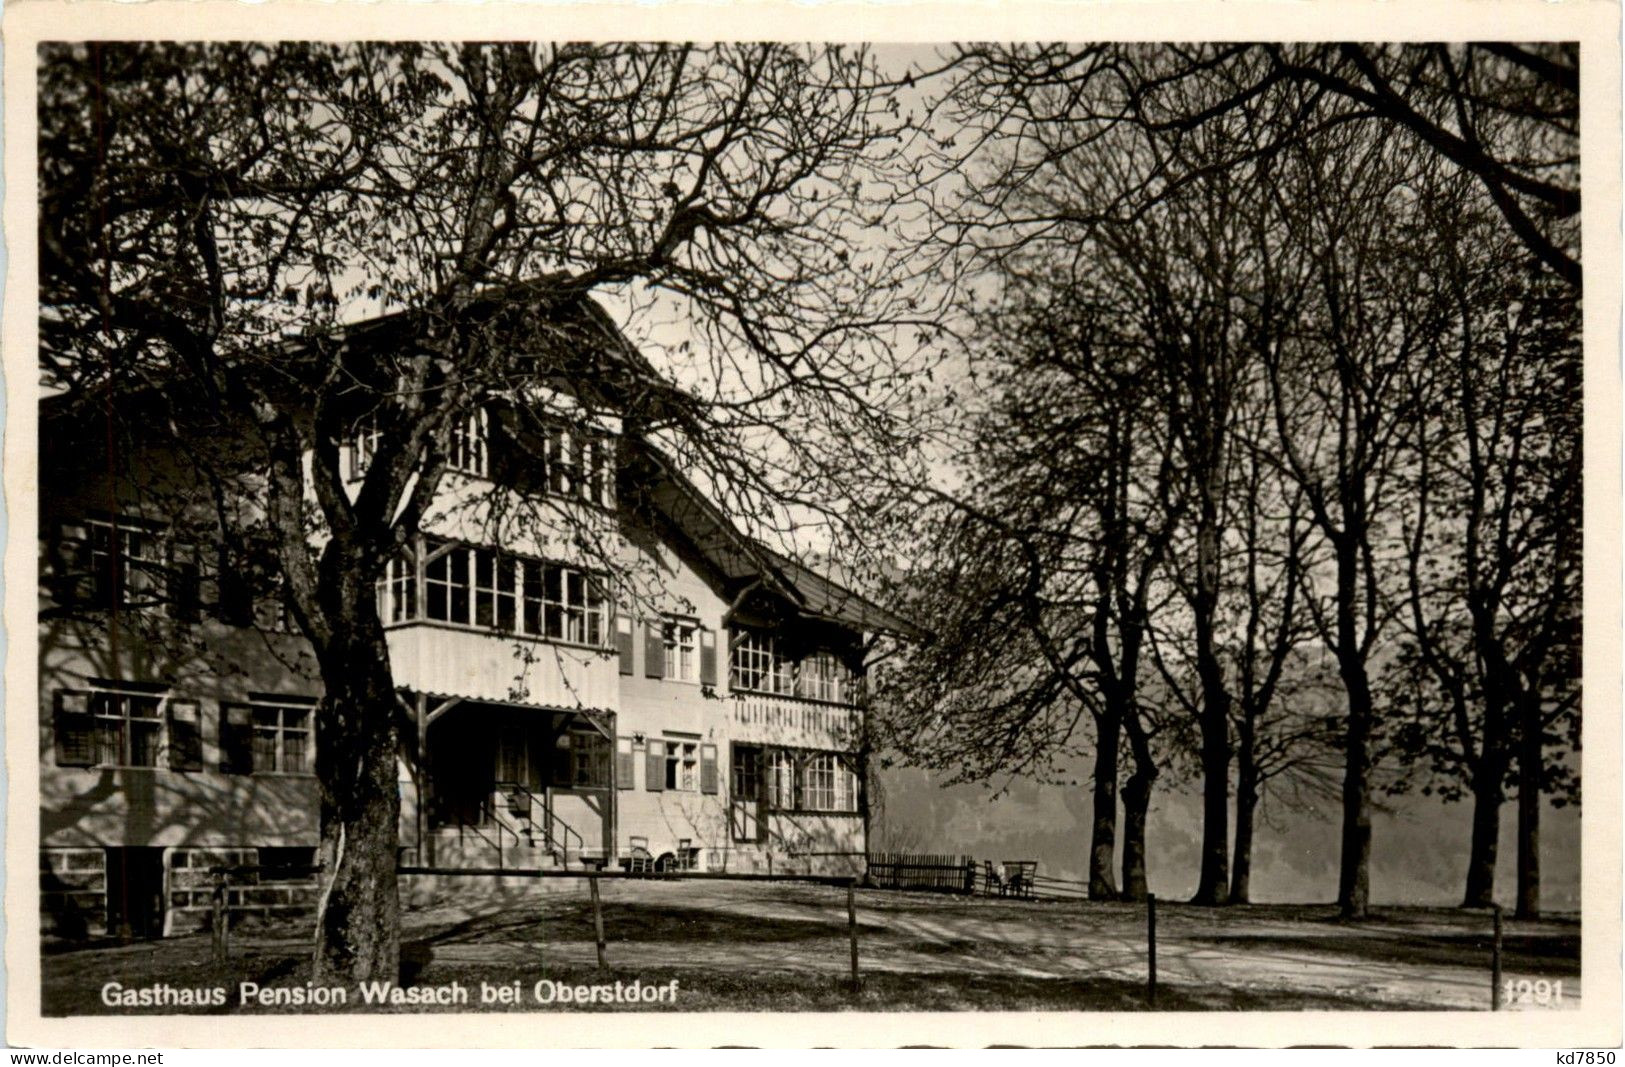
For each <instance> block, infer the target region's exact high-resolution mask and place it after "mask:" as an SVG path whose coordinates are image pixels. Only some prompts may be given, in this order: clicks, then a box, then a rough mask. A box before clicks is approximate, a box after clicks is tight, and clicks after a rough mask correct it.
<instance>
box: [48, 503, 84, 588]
mask: <svg viewBox="0 0 1625 1067" xmlns="http://www.w3.org/2000/svg"><path fill="white" fill-rule="evenodd" d="M54 556H55V558H54V559H53V560H52V569H53V570H54V571H55V587H54V588H53V590H52V595H53V596H54V597H55V598H56V600H57V602H58V603H61V604H71V603H73V602H75V601H77V600H80V599H81V598H83V597H84V596H85V594H86V585H85V579H86V577H87V576H88V575H89V573H90V530H89V529H88V528H87V527H85V526H83V525H81V524H79V523H70V522H64V523H61V524H60V525H58V526H57V532H56V545H55V546H54Z"/></svg>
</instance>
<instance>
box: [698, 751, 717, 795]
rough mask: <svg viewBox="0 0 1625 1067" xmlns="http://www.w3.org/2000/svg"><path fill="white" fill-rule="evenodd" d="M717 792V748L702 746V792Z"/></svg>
mask: <svg viewBox="0 0 1625 1067" xmlns="http://www.w3.org/2000/svg"><path fill="white" fill-rule="evenodd" d="M716 791H717V746H715V745H701V746H700V792H702V793H715V792H716Z"/></svg>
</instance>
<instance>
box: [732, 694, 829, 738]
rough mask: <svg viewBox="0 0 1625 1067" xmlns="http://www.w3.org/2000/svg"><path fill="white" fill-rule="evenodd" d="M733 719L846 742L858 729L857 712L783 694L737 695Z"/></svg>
mask: <svg viewBox="0 0 1625 1067" xmlns="http://www.w3.org/2000/svg"><path fill="white" fill-rule="evenodd" d="M733 704H734V708H733V718H734V721H735V722H737V723H741V724H743V725H746V726H755V727H761V728H764V729H772V730H795V731H804V732H807V733H813V734H820V735H826V736H832V737H836V738H844V737H846V736H847V735H849V734H850V733H851V732H852V730H853V728H854V727H855V726H856V725H857V719H856V716H857V708H855V707H853V706H852V705H849V704H831V703H827V702H825V701H821V700H810V699H808V698H806V697H798V696H790V695H788V694H782V693H758V692H755V691H752V690H748V689H745V690H740V689H736V690H734V692H733Z"/></svg>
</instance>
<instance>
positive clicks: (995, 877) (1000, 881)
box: [982, 860, 1009, 897]
mask: <svg viewBox="0 0 1625 1067" xmlns="http://www.w3.org/2000/svg"><path fill="white" fill-rule="evenodd" d="M982 865H983V866H984V867H986V868H987V879H986V881H984V882H983V883H982V895H983V896H989V897H990V896H992V895H993V891H994V890H995V889H996V890H998V892H999V896H1001V897H1002V896H1004V894H1005V892H1006V890H1007V889H1008V888H1009V887H1008V886H1006V885H1005V884H1004V876H1003V875H1001V874H1000V873H999V872H998V869H997V868H995V867H994V866H993V861H992V860H983V861H982Z"/></svg>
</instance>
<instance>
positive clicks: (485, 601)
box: [380, 545, 609, 647]
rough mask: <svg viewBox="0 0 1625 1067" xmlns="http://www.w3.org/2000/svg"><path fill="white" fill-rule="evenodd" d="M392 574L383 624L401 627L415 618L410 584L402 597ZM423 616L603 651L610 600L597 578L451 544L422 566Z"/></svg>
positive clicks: (403, 585) (581, 572) (535, 561)
mask: <svg viewBox="0 0 1625 1067" xmlns="http://www.w3.org/2000/svg"><path fill="white" fill-rule="evenodd" d="M393 574H394V572H393V571H392V572H391V574H390V576H389V578H388V580H389V583H390V586H389V589H388V591H387V596H388V597H389V600H390V603H389V604H388V605H387V608H388V610H387V611H384V618H385V619H389V620H391V621H400V619H401V618H403V617H406V618H409V617H411V615H410V612H411V610H412V609H413V608H415V603H413V599H412V595H411V594H412V592H413V590H412V589H411V587H410V585H409V584H406V583H405V582H404V579H403V584H402V585H401V590H402V591H401V592H400V593H399V594H397V593H396V592H395V589H396V582H395V579H394V577H393ZM397 597H399V598H400V600H399V601H397ZM399 602H404V603H406V604H408V605H410V606H409V607H407V609H406V610H407V612H408V614H407V615H406V616H401V615H399V614H397V609H396V604H397V603H399ZM380 610H383V608H382V607H381V609H380ZM423 610H424V616H425V617H426V618H429V619H433V620H436V621H438V622H454V623H461V624H463V625H467V626H479V627H483V628H485V629H492V630H500V631H503V632H506V633H515V632H517V633H523V634H527V635H529V636H532V637H548V638H552V639H554V640H557V641H569V642H571V643H573V644H578V645H592V646H595V647H597V646H602V645H603V644H604V643H605V641H607V640H608V636H609V601H608V598H607V597H606V596H605V595H604V588H603V583H602V582H601V581H599V579H598V578H596V577H595V576H593V575H590V574H588V573H586V572H585V571H581V570H578V569H576V568H573V567H566V566H563V565H561V564H557V563H545V562H543V561H541V560H534V559H520V558H518V557H515V556H508V555H503V554H501V553H498V552H497V551H496V550H495V549H491V548H470V547H467V546H465V545H453V546H450V547H443V548H440V549H438V550H436V551H434V552H431V553H430V554H429V557H428V562H427V563H425V564H424V567H423Z"/></svg>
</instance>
